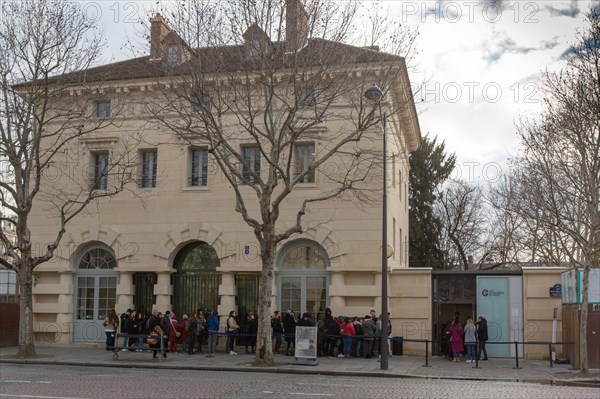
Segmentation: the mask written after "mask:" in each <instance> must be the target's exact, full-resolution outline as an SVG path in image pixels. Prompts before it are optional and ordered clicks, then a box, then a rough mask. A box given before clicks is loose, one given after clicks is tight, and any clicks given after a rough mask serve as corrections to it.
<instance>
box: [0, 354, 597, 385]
mask: <svg viewBox="0 0 600 399" xmlns="http://www.w3.org/2000/svg"><path fill="white" fill-rule="evenodd" d="M4 363H7V364H27V365H50V366H78V367H105V368H131V369H136V368H137V369H169V370H195V371H217V372H219V371H223V372H237V373H271V374H303V375H326V376H345V377H376V378H398V379H405V378H415V379H422V380H459V381H494V382H516V383H529V384H543V385H562V386H572V387H584V388H589V387H596V388H600V384H598V382H597V380H594V379H590V380H575V381H570V380H562V379H561V380H558V379H547V380H545V379H531V378H502V377H498V378H494V377H476V376H474V377H464V376H434V375H429V376H423V375H414V374H390V373H386V372H367V371H335V370H314V369H308V368H307V369H303V368H294V369H287V368H283V367H281V366H279V367H274V368H266V367H248V366H237V367H226V366H213V367H209V366H190V365H176V364H165V363H157V364H139V363H127V362H118V363H112V364H107V363H90V362H76V361H66V360H64V361H63V360H41V359H40V360H35V359H0V364H4ZM284 367H285V366H284Z"/></svg>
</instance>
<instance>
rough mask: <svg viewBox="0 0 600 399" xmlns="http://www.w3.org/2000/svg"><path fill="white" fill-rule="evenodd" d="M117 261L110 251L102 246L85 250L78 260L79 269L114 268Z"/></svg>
mask: <svg viewBox="0 0 600 399" xmlns="http://www.w3.org/2000/svg"><path fill="white" fill-rule="evenodd" d="M116 266H117V261H116V260H115V257H114V256H113V254H112V253H110V252H109V251H108V250H106V249H104V248H92V249H90V250H89V251H87V252H85V253H84V254H83V256H82V257H81V260H80V261H79V269H80V270H86V269H114V268H115V267H116Z"/></svg>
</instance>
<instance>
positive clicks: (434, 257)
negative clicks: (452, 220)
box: [409, 136, 456, 268]
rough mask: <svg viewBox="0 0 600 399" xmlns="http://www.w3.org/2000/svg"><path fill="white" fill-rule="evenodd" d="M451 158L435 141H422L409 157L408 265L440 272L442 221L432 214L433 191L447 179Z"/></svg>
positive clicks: (453, 157)
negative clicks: (438, 269)
mask: <svg viewBox="0 0 600 399" xmlns="http://www.w3.org/2000/svg"><path fill="white" fill-rule="evenodd" d="M455 163H456V155H455V154H450V155H449V154H447V153H446V150H445V144H444V142H441V143H437V137H434V138H433V139H432V138H430V137H429V136H425V137H424V138H423V142H422V145H421V147H420V148H419V149H418V150H417V151H415V152H413V153H412V154H411V156H410V181H409V184H410V190H409V192H410V197H409V246H410V250H409V254H410V255H409V256H410V258H409V265H410V266H411V267H433V268H442V267H443V263H444V252H443V250H442V248H441V244H440V241H441V240H440V233H441V230H442V221H441V220H440V218H439V217H438V216H437V215H436V214H435V212H434V203H435V201H436V191H437V188H438V187H439V186H440V185H442V184H443V183H444V181H446V179H448V177H450V174H451V173H452V171H453V170H454V165H455Z"/></svg>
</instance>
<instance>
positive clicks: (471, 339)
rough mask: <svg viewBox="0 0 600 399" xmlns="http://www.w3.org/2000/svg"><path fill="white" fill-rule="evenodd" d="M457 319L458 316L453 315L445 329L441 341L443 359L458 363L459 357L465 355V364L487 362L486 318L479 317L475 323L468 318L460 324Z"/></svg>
mask: <svg viewBox="0 0 600 399" xmlns="http://www.w3.org/2000/svg"><path fill="white" fill-rule="evenodd" d="M459 317H460V315H459V314H455V315H454V317H453V318H452V320H450V321H449V322H448V324H447V325H446V327H445V331H444V336H443V341H442V352H443V353H444V357H445V358H446V359H448V360H451V361H453V362H460V358H461V356H463V355H465V356H466V358H467V359H466V362H467V363H473V362H475V360H478V361H479V360H488V355H487V350H486V347H485V345H486V343H487V341H488V327H487V320H486V318H485V317H483V316H479V317H478V318H477V322H473V318H472V317H471V316H468V317H467V318H466V319H465V322H464V323H463V324H461V322H460V320H459ZM482 354H483V358H481V355H482Z"/></svg>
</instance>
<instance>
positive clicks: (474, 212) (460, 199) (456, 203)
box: [438, 180, 488, 270]
mask: <svg viewBox="0 0 600 399" xmlns="http://www.w3.org/2000/svg"><path fill="white" fill-rule="evenodd" d="M438 207H439V212H440V213H441V218H442V221H443V230H444V232H443V236H444V237H446V238H447V240H448V241H449V243H448V244H449V245H446V247H447V248H448V249H449V255H450V259H449V260H450V263H451V264H454V265H457V266H458V268H459V269H462V270H467V269H468V268H469V265H470V263H472V262H473V261H472V260H470V259H474V258H470V257H474V256H477V257H478V259H480V261H479V263H482V262H483V261H484V260H485V259H487V254H488V252H487V251H484V252H483V253H480V252H481V251H482V249H483V247H484V243H485V242H486V238H485V237H484V235H485V233H486V228H487V224H486V223H485V216H484V198H483V193H482V189H481V187H479V186H476V185H472V184H469V183H467V182H465V181H463V180H454V181H451V182H450V183H449V184H448V185H447V186H446V187H445V188H444V190H443V192H441V193H439V194H438Z"/></svg>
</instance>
